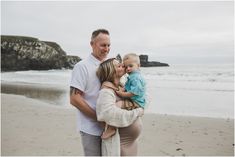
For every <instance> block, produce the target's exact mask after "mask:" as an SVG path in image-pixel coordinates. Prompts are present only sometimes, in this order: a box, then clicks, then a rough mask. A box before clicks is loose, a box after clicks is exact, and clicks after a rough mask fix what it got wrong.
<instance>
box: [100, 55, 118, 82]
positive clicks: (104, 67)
mask: <svg viewBox="0 0 235 157" xmlns="http://www.w3.org/2000/svg"><path fill="white" fill-rule="evenodd" d="M114 60H115V58H110V59H107V60H106V61H104V62H102V63H101V64H100V66H99V67H98V69H97V71H96V75H97V77H98V78H99V80H100V83H101V84H102V83H103V82H105V81H109V82H112V83H114V78H115V76H116V69H115V65H114V63H113V61H114Z"/></svg>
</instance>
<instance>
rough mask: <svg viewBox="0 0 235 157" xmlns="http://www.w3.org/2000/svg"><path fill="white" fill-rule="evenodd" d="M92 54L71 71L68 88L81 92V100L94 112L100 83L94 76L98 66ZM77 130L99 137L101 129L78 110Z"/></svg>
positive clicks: (98, 63)
mask: <svg viewBox="0 0 235 157" xmlns="http://www.w3.org/2000/svg"><path fill="white" fill-rule="evenodd" d="M100 63H101V62H100V61H99V60H97V59H96V58H95V57H94V56H93V55H92V54H90V55H89V57H88V58H87V59H84V60H82V61H80V62H78V63H77V64H76V65H75V66H74V68H73V71H72V77H71V82H70V86H71V87H74V88H77V89H79V90H81V91H83V93H84V95H83V98H84V100H85V101H86V102H87V104H88V105H89V106H90V107H91V108H92V109H94V110H96V101H97V98H98V94H99V90H100V81H99V79H98V77H97V76H96V70H97V68H98V66H99V65H100ZM77 125H78V129H79V130H80V131H82V132H85V133H87V134H91V135H95V136H100V135H101V133H102V130H103V129H102V128H101V126H100V125H99V123H98V122H97V121H95V120H93V119H91V118H89V117H87V116H86V115H84V114H83V113H82V112H80V110H78V117H77Z"/></svg>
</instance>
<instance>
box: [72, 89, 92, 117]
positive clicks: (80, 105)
mask: <svg viewBox="0 0 235 157" xmlns="http://www.w3.org/2000/svg"><path fill="white" fill-rule="evenodd" d="M82 95H83V92H82V91H80V90H79V89H77V88H74V87H70V104H72V105H73V106H74V107H76V108H77V109H79V110H80V111H81V112H82V113H84V114H85V115H87V116H88V117H90V118H92V119H94V120H97V118H96V112H95V110H93V109H92V108H91V107H90V106H89V105H88V104H87V103H86V102H85V100H84V99H83V97H82Z"/></svg>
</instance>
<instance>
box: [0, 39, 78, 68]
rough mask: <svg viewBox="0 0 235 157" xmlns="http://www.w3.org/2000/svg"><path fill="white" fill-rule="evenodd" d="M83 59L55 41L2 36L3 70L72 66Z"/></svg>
mask: <svg viewBox="0 0 235 157" xmlns="http://www.w3.org/2000/svg"><path fill="white" fill-rule="evenodd" d="M80 60H81V59H80V58H79V57H78V56H69V55H66V52H65V51H63V50H62V48H61V47H60V46H59V45H58V44H57V43H55V42H49V41H40V40H38V39H37V38H32V37H24V36H3V35H2V36H1V70H2V71H18V70H49V69H62V68H69V69H70V68H72V67H73V66H74V64H76V63H77V62H78V61H80Z"/></svg>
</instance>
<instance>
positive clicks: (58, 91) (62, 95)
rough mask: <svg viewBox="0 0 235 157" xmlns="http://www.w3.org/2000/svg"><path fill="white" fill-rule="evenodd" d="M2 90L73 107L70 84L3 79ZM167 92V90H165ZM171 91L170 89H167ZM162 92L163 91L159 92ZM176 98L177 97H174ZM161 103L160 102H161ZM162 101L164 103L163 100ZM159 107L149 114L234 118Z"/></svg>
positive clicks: (148, 110) (148, 111)
mask: <svg viewBox="0 0 235 157" xmlns="http://www.w3.org/2000/svg"><path fill="white" fill-rule="evenodd" d="M1 92H2V93H5V94H15V95H21V96H26V97H27V98H33V99H35V100H40V101H42V102H44V103H48V104H51V105H54V106H60V107H66V108H68V107H71V105H70V104H69V87H68V85H59V84H39V83H27V82H8V81H1ZM164 92H165V93H166V91H164ZM167 92H169V91H167ZM158 94H160V95H161V94H162V93H158ZM163 97H166V95H164V94H163V95H161V98H163ZM173 98H175V97H173ZM159 103H160V102H159ZM161 103H164V102H162V101H161ZM156 110H157V109H155V108H154V106H151V107H150V108H148V107H147V109H146V113H148V114H160V115H161V114H162V115H174V116H186V117H187V116H189V117H191V116H192V117H202V118H223V119H234V115H233V116H231V115H230V116H226V115H218V114H217V115H209V114H208V115H206V114H203V115H202V114H200V113H197V112H195V113H193V114H192V113H191V114H185V113H178V112H176V113H171V112H169V113H159V112H158V113H157V112H156Z"/></svg>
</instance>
